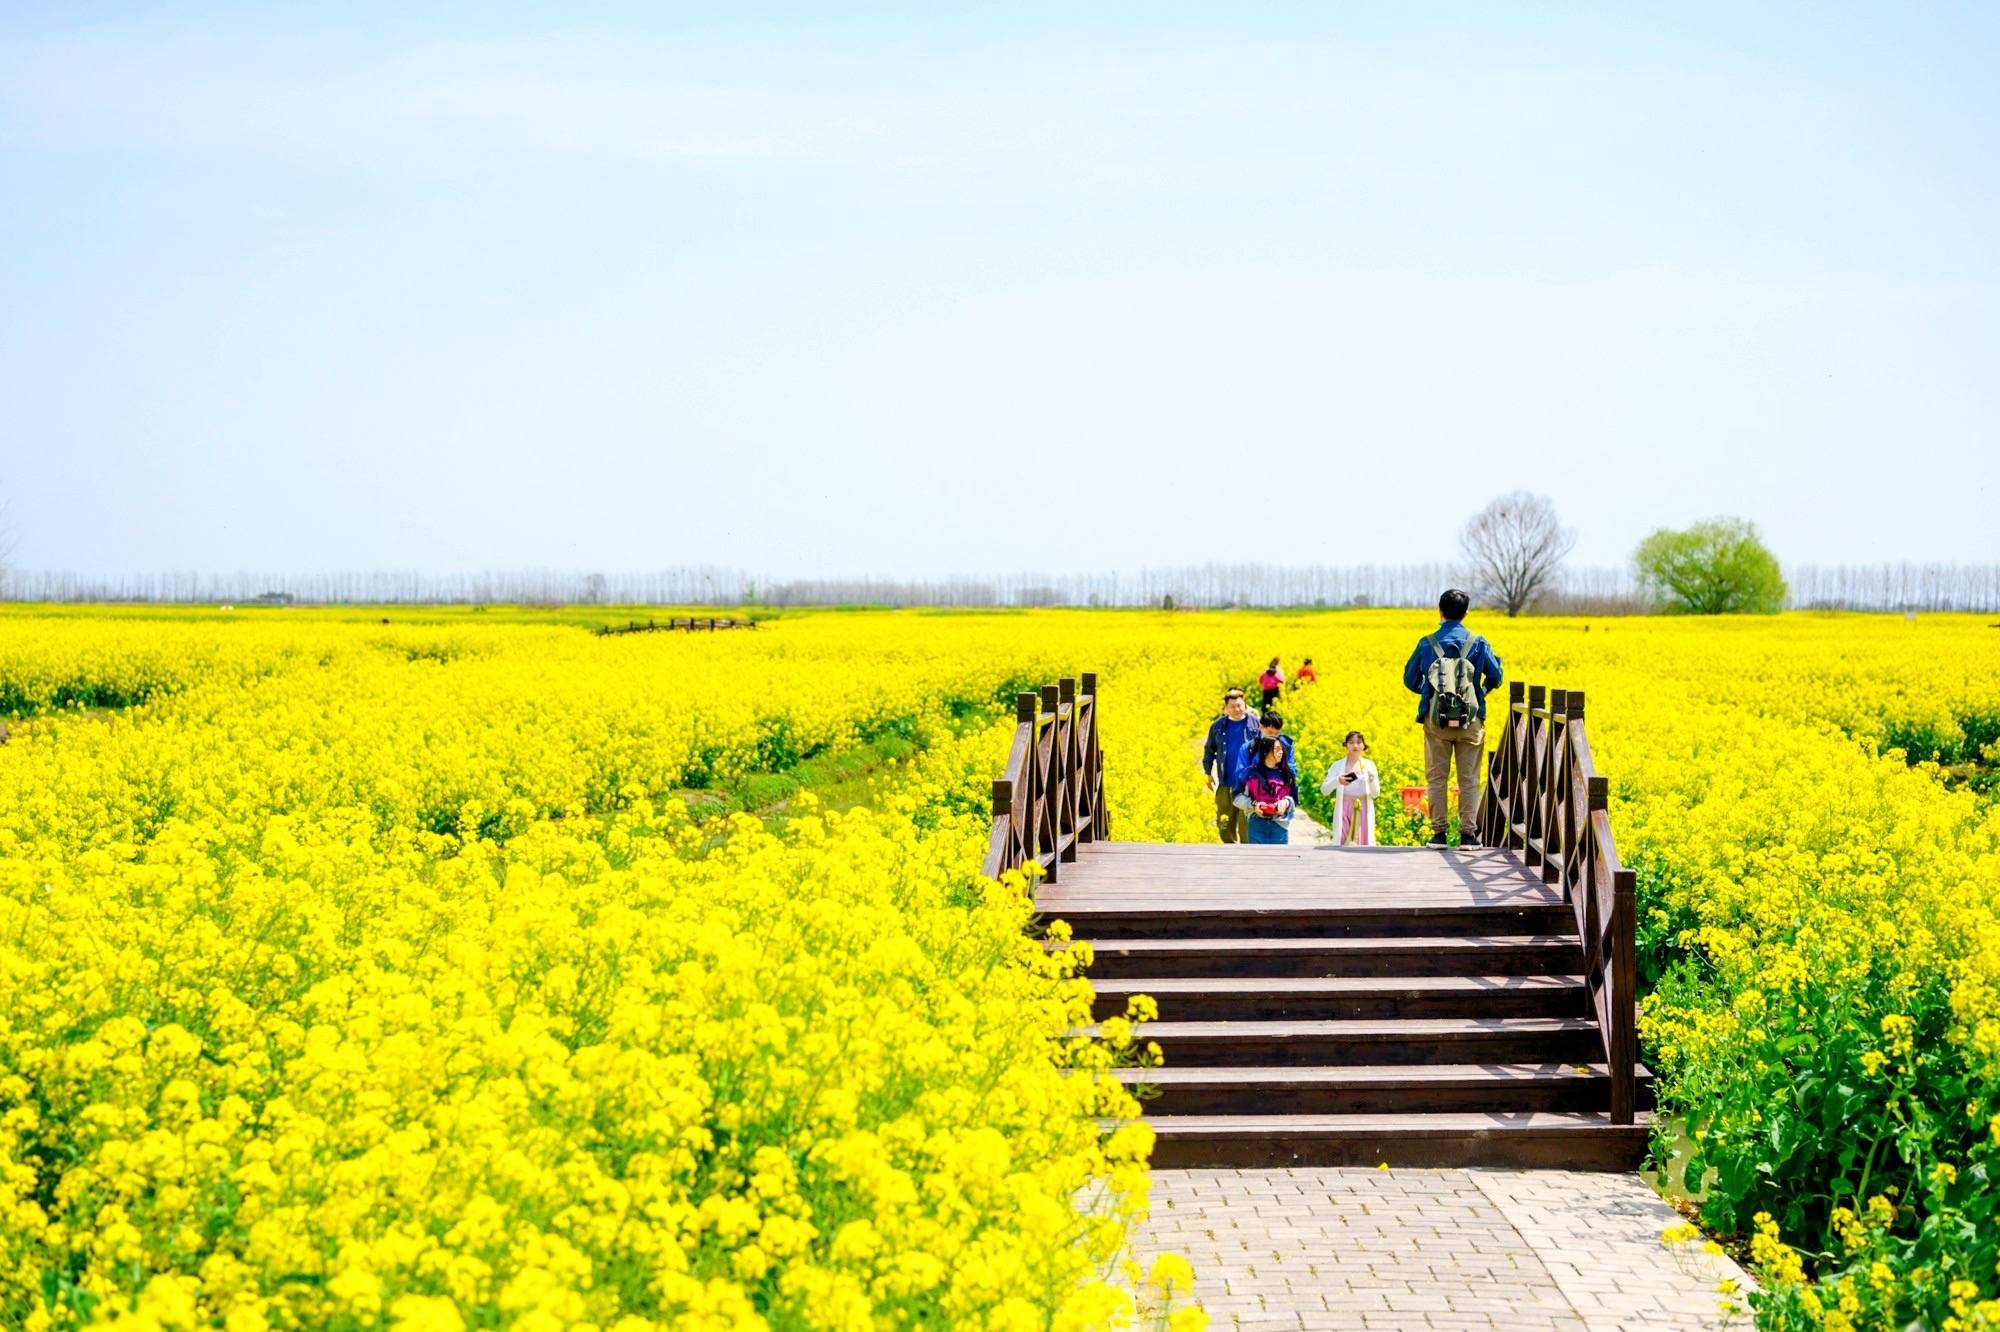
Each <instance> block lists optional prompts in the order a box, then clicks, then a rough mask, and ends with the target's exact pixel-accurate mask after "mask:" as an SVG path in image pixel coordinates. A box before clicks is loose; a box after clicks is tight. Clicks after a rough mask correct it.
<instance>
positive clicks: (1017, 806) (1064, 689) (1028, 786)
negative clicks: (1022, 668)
mask: <svg viewBox="0 0 2000 1332" xmlns="http://www.w3.org/2000/svg"><path fill="white" fill-rule="evenodd" d="M1014 715H1015V718H1016V719H1017V720H1018V722H1019V723H1020V724H1019V726H1018V727H1017V728H1016V730H1015V732H1014V748H1013V749H1012V751H1011V752H1010V753H1009V754H1008V755H1007V775H1006V776H1004V777H1002V778H1001V779H1000V780H998V781H996V782H994V783H993V840H992V843H991V845H990V846H989V848H988V849H987V852H986V866H985V873H986V875H987V877H989V878H995V879H997V878H999V877H1000V876H1001V875H1002V874H1005V873H1006V872H1007V871H1008V870H1011V869H1020V868H1022V867H1023V866H1025V865H1029V864H1036V865H1040V866H1041V867H1042V874H1043V877H1044V878H1045V879H1046V880H1047V881H1048V882H1050V883H1053V882H1055V881H1056V879H1057V877H1058V876H1059V875H1060V874H1061V872H1062V866H1063V864H1064V862H1066V861H1072V860H1075V859H1076V848H1077V847H1078V846H1080V845H1081V844H1083V843H1085V842H1101V841H1103V840H1104V839H1105V838H1107V837H1109V836H1110V835H1111V825H1110V823H1109V821H1108V820H1107V819H1106V817H1105V812H1104V756H1103V754H1102V753H1101V752H1099V750H1098V747H1097V677H1096V676H1095V675H1094V674H1090V673H1086V674H1085V675H1084V677H1083V688H1082V690H1081V691H1080V692H1079V691H1078V689H1077V682H1076V679H1075V677H1073V676H1067V675H1066V676H1064V677H1063V678H1062V679H1061V680H1059V681H1057V682H1056V683H1055V684H1052V685H1043V686H1042V690H1041V693H1040V694H1020V695H1017V696H1016V698H1015V711H1014Z"/></svg>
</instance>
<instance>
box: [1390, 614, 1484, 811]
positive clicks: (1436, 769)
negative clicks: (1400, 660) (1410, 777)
mask: <svg viewBox="0 0 2000 1332" xmlns="http://www.w3.org/2000/svg"><path fill="white" fill-rule="evenodd" d="M1471 607H1472V598H1471V597H1468V596H1467V595H1466V594H1465V593H1463V592H1461V591H1459V590H1458V589H1457V588H1455V587H1454V588H1451V589H1450V590H1448V591H1447V592H1446V593H1445V594H1444V595H1443V596H1441V597H1439V598H1438V615H1439V616H1440V617H1441V619H1440V621H1439V623H1438V627H1437V632H1436V633H1434V634H1428V635H1426V636H1425V637H1424V638H1423V639H1422V640H1421V641H1420V642H1418V644H1417V650H1416V651H1415V652H1412V653H1411V654H1410V660H1409V663H1408V664H1407V665H1405V666H1404V667H1403V687H1404V688H1405V689H1408V690H1409V691H1410V692H1411V693H1413V694H1415V695H1417V696H1418V698H1417V720H1418V721H1420V722H1422V723H1423V725H1424V784H1425V786H1426V788H1427V791H1428V795H1429V798H1430V805H1431V840H1430V845H1432V846H1444V845H1447V843H1446V841H1445V833H1446V832H1447V831H1448V830H1449V829H1450V827H1451V812H1450V811H1449V810H1448V809H1447V808H1446V807H1445V788H1446V787H1447V786H1449V785H1450V782H1451V765H1452V762H1453V761H1454V760H1456V761H1457V763H1458V844H1459V845H1460V846H1478V845H1479V755H1480V752H1481V751H1482V750H1484V749H1485V747H1486V694H1487V691H1489V690H1491V689H1493V688H1494V687H1495V686H1497V685H1498V684H1499V683H1500V658H1499V657H1498V656H1497V655H1496V654H1495V653H1494V651H1493V649H1492V647H1491V646H1490V645H1489V644H1488V643H1487V641H1486V640H1485V639H1483V638H1481V637H1479V636H1478V635H1477V634H1473V633H1469V632H1467V630H1466V627H1465V612H1466V611H1467V610H1469V609H1471Z"/></svg>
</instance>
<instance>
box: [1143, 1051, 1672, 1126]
mask: <svg viewBox="0 0 2000 1332" xmlns="http://www.w3.org/2000/svg"><path fill="white" fill-rule="evenodd" d="M1113 1076H1115V1077H1116V1078H1117V1079H1118V1080H1119V1081H1120V1082H1123V1083H1125V1084H1126V1085H1128V1086H1130V1087H1132V1088H1133V1089H1134V1090H1135V1092H1136V1093H1137V1094H1138V1095H1139V1096H1140V1098H1141V1102H1142V1104H1143V1105H1144V1106H1145V1110H1146V1114H1147V1116H1148V1117H1149V1118H1151V1117H1154V1116H1159V1115H1169V1116H1171V1115H1233V1114H1272V1115H1276V1114H1287V1115H1339V1114H1392V1113H1403V1114H1408V1113H1412V1112H1416V1111H1448V1110H1483V1111H1494V1110H1500V1111H1524V1110H1575V1111H1582V1110H1604V1109H1608V1108H1609V1107H1610V1105H1611V1077H1610V1074H1609V1073H1608V1072H1607V1071H1606V1068H1605V1066H1604V1065H1603V1064H1601V1063H1593V1064H1349V1065H1344V1066H1333V1067H1320V1068H1298V1067H1288V1066H1283V1065H1280V1066H1275V1067H1259V1066H1245V1067H1235V1068H1229V1067H1222V1068H1171V1067H1170V1068H1121V1069H1118V1070H1116V1072H1115V1073H1114V1074H1113ZM1652 1094H1653V1074H1652V1070H1650V1069H1647V1068H1644V1067H1641V1068H1640V1069H1639V1070H1638V1099H1639V1104H1640V1106H1641V1107H1647V1108H1649V1107H1651V1105H1652V1103H1653V1102H1652Z"/></svg>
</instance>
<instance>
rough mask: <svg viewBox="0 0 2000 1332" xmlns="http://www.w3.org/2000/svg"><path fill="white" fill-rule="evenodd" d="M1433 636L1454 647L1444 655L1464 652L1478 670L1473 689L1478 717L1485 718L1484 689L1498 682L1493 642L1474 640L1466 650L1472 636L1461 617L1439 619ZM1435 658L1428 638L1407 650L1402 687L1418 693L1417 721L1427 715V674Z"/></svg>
mask: <svg viewBox="0 0 2000 1332" xmlns="http://www.w3.org/2000/svg"><path fill="white" fill-rule="evenodd" d="M1435 636H1436V638H1437V641H1438V642H1439V643H1441V644H1442V645H1444V646H1445V647H1448V648H1453V649H1455V651H1452V652H1448V653H1446V654H1445V655H1446V656H1464V657H1465V659H1466V660H1467V661H1470V662H1471V663H1472V667H1473V669H1474V670H1475V671H1477V672H1478V675H1477V677H1476V678H1475V679H1474V680H1473V689H1474V690H1475V691H1476V692H1477V693H1478V695H1479V719H1480V720H1481V721H1485V720H1486V695H1487V692H1488V691H1489V690H1492V689H1494V688H1497V687H1498V686H1499V684H1500V657H1499V654H1498V653H1496V652H1494V651H1493V646H1492V644H1490V643H1488V642H1487V641H1486V640H1485V639H1483V638H1482V639H1480V640H1479V641H1478V642H1476V643H1473V644H1472V648H1471V650H1470V651H1469V652H1468V651H1467V650H1466V646H1465V645H1466V642H1467V640H1469V639H1470V638H1471V637H1472V633H1471V631H1470V630H1468V629H1467V628H1466V627H1465V624H1464V622H1463V621H1461V620H1445V621H1443V622H1441V623H1440V624H1439V625H1438V629H1437V634H1436V635H1435ZM1436 658H1437V653H1435V652H1433V651H1431V644H1430V639H1429V638H1425V639H1421V640H1419V641H1418V643H1417V650H1416V651H1415V652H1412V653H1411V654H1410V661H1409V664H1408V665H1406V666H1404V667H1403V688H1405V689H1407V690H1409V691H1410V692H1411V693H1413V694H1415V695H1417V720H1418V721H1422V720H1423V719H1424V718H1425V717H1428V716H1429V715H1430V711H1431V682H1430V680H1429V679H1428V678H1426V677H1428V676H1429V675H1430V670H1431V662H1432V661H1434V660H1436Z"/></svg>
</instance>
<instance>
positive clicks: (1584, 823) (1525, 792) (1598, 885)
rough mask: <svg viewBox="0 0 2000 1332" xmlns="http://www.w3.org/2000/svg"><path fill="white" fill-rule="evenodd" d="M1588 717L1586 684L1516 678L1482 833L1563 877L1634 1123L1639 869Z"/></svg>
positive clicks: (1545, 872) (1621, 1101) (1627, 1116)
mask: <svg viewBox="0 0 2000 1332" xmlns="http://www.w3.org/2000/svg"><path fill="white" fill-rule="evenodd" d="M1583 719H1584V698H1583V691H1582V690H1581V689H1547V688H1544V687H1543V686H1542V685H1533V686H1528V687H1523V686H1522V685H1520V684H1513V685H1510V686H1509V687H1508V693H1507V720H1506V724H1505V726H1504V728H1503V729H1502V731H1501V733H1500V741H1499V744H1498V745H1496V746H1495V747H1494V748H1493V750H1492V751H1491V753H1490V754H1488V756H1487V765H1486V789H1485V795H1484V797H1483V799H1482V800H1481V803H1480V816H1479V833H1480V837H1481V839H1482V840H1483V841H1484V842H1485V844H1486V845H1487V846H1493V847H1505V848H1507V849H1509V850H1512V851H1515V852H1517V853H1518V854H1519V855H1520V856H1521V858H1522V860H1523V861H1524V862H1525V863H1526V864H1527V866H1528V868H1530V869H1539V870H1540V871H1541V875H1542V881H1543V882H1544V883H1549V884H1558V885H1560V886H1561V888H1562V891H1563V896H1564V898H1565V899H1566V900H1567V901H1568V902H1569V903H1570V905H1571V906H1572V907H1573V908H1574V909H1575V911H1576V926H1577V932H1578V934H1579V935H1580V936H1581V937H1582V940H1583V962H1584V981H1585V983H1586V985H1587V986H1588V988H1589V991H1590V1000H1591V1004H1592V1006H1593V1007H1594V1009H1595V1010H1596V1017H1597V1022H1598V1027H1599V1030H1601V1031H1602V1032H1603V1034H1604V1047H1605V1048H1604V1056H1605V1063H1606V1064H1607V1065H1608V1066H1609V1068H1610V1072H1611V1078H1612V1085H1611V1116H1612V1119H1613V1120H1614V1121H1615V1122H1617V1123H1620V1124H1630V1123H1631V1122H1632V1121H1633V1114H1634V1108H1635V1106H1634V1098H1635V1094H1636V1093H1635V1086H1636V1083H1635V1072H1634V1070H1635V1066H1636V1065H1637V1063H1638V1059H1639V1032H1638V960H1637V952H1638V940H1637V933H1638V920H1637V907H1636V903H1635V894H1634V886H1635V876H1634V874H1633V872H1632V871H1631V870H1629V869H1626V868H1625V867H1624V866H1623V865H1621V864H1619V861H1618V846H1617V843H1616V842H1615V841H1614V840H1613V838H1612V836H1611V820H1610V816H1609V815H1608V814H1607V813H1606V805H1607V803H1608V799H1609V795H1610V783H1609V781H1608V780H1607V779H1605V778H1604V777H1602V776H1600V775H1598V772H1597V767H1596V765H1595V764H1594V763H1593V762H1592V761H1591V757H1590V739H1589V737H1588V736H1587V735H1586V734H1585V733H1584V724H1583Z"/></svg>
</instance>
